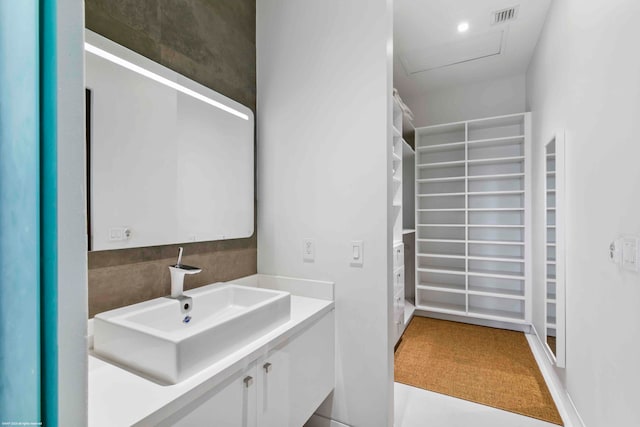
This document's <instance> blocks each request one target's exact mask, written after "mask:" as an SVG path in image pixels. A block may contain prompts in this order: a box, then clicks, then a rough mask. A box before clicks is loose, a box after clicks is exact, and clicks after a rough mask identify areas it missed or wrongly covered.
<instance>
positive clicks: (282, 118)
mask: <svg viewBox="0 0 640 427" xmlns="http://www.w3.org/2000/svg"><path fill="white" fill-rule="evenodd" d="M391 36H392V5H391V1H390V0H375V1H372V0H350V1H348V2H345V1H343V0H326V1H315V2H301V1H299V0H261V1H258V3H257V34H256V40H257V91H258V108H257V110H258V142H257V151H258V272H259V273H265V274H280V275H285V276H296V277H303V278H314V279H322V280H331V281H334V282H335V297H336V340H337V341H336V350H337V354H336V381H337V384H336V389H335V392H334V394H333V397H332V398H331V399H329V400H328V401H327V402H325V404H324V405H323V407H322V408H321V410H320V411H319V413H320V414H321V415H323V416H327V417H331V418H333V419H334V420H336V421H339V422H342V423H346V424H349V425H356V426H367V427H375V426H390V425H392V420H393V418H392V412H393V410H392V394H393V353H392V346H391V345H390V337H389V333H390V317H391V316H390V310H391V304H390V302H391V297H392V296H391V288H390V286H389V285H388V284H389V283H390V282H391V268H390V266H389V263H390V262H391V250H390V245H389V242H390V240H391V236H390V231H389V229H388V224H387V218H388V215H389V214H388V209H389V200H390V196H389V190H388V185H389V182H390V178H389V177H388V174H389V173H390V170H391V165H390V155H391V132H390V126H389V124H390V122H391V111H390V108H389V107H390V95H391V75H392V72H391V54H392V52H391V46H392V43H391ZM305 238H310V239H314V240H315V245H316V255H315V262H313V263H305V262H303V259H302V242H303V239H305ZM352 240H363V241H364V266H363V267H361V268H359V267H351V266H350V254H351V245H350V242H351V241H352ZM309 369H313V366H309Z"/></svg>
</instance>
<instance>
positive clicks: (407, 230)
mask: <svg viewBox="0 0 640 427" xmlns="http://www.w3.org/2000/svg"><path fill="white" fill-rule="evenodd" d="M415 232H416V230H415V229H414V228H405V229H404V230H402V234H403V235H404V234H412V233H415Z"/></svg>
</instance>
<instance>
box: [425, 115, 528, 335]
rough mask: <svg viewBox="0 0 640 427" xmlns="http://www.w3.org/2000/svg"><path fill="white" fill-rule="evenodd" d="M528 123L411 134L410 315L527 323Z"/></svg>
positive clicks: (452, 126) (472, 124) (464, 125)
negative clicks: (413, 214)
mask: <svg viewBox="0 0 640 427" xmlns="http://www.w3.org/2000/svg"><path fill="white" fill-rule="evenodd" d="M529 122H530V115H529V114H528V113H525V114H513V115H507V116H501V117H493V118H487V119H478V120H470V121H465V122H459V123H449V124H445V125H438V126H432V127H427V128H420V129H417V130H416V137H417V138H418V139H417V141H418V143H417V144H418V148H417V149H416V153H417V155H421V156H422V157H421V158H420V159H419V162H418V163H417V164H416V169H415V176H416V228H417V229H418V230H419V233H418V235H417V237H418V238H417V239H416V243H417V244H418V245H419V246H418V247H417V248H416V254H415V257H416V266H417V268H416V284H415V286H416V308H417V309H419V310H425V311H432V312H439V313H449V314H456V315H462V316H469V317H477V318H482V319H491V320H499V321H505V322H512V323H518V324H526V323H527V322H530V321H531V289H530V283H529V281H530V278H529V276H530V270H531V266H530V258H529V257H530V252H531V251H530V250H529V245H530V242H531V236H530V232H531V228H530V222H531V216H530V215H527V214H526V213H527V212H528V210H529V209H530V206H531V200H530V191H531V183H530V180H529V179H528V175H527V174H525V172H527V173H528V171H530V170H531V164H530V160H529V159H530V150H531V143H530V133H529V129H528V128H527V127H528V126H529ZM463 155H464V157H465V159H464V160H461V158H462V157H463ZM446 175H455V176H446ZM461 221H463V222H462V223H461ZM420 227H422V228H420ZM472 245H474V246H472ZM438 264H447V265H451V264H453V265H456V267H450V266H446V267H445V266H439V265H438ZM420 266H422V267H420ZM509 270H514V271H509ZM442 282H444V284H443V283H442ZM449 282H452V283H454V284H447V283H449Z"/></svg>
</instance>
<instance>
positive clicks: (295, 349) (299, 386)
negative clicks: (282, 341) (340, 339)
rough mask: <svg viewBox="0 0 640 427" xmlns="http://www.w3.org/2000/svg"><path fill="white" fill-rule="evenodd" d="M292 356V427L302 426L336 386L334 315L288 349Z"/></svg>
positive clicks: (290, 400)
mask: <svg viewBox="0 0 640 427" xmlns="http://www.w3.org/2000/svg"><path fill="white" fill-rule="evenodd" d="M286 350H287V353H288V357H289V390H290V396H289V423H288V424H286V425H288V426H289V427H300V426H302V425H304V423H305V422H306V421H307V420H308V419H309V417H311V415H313V413H314V412H315V411H316V409H318V406H320V404H321V403H322V402H323V401H324V400H325V399H326V397H327V396H328V395H329V393H331V390H333V388H334V387H335V312H334V311H333V310H332V311H331V312H329V313H328V314H326V315H325V316H324V317H323V318H322V319H320V320H318V322H316V323H315V324H314V325H313V326H311V327H310V328H309V329H308V330H307V331H305V332H304V333H302V334H301V335H299V336H297V337H296V338H294V339H293V340H292V341H291V342H290V343H289V345H288V346H287V347H286Z"/></svg>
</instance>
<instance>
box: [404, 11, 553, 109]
mask: <svg viewBox="0 0 640 427" xmlns="http://www.w3.org/2000/svg"><path fill="white" fill-rule="evenodd" d="M550 2H551V0H511V1H509V0H395V1H394V5H395V6H394V86H395V87H396V88H397V89H398V90H399V92H400V95H401V96H403V97H411V96H412V95H415V94H416V93H426V92H429V91H434V90H438V89H442V88H446V87H450V86H457V85H466V84H471V83H476V82H481V81H486V80H493V79H496V78H500V77H507V76H515V75H521V74H523V73H524V72H525V71H526V69H527V66H528V65H529V61H530V59H531V56H532V55H533V51H534V49H535V46H536V43H537V41H538V36H539V35H540V31H541V30H542V26H543V24H544V21H545V18H546V14H547V9H548V8H549V4H550ZM513 6H517V15H516V17H515V19H513V20H511V21H507V22H505V23H501V24H495V25H494V24H493V18H494V12H496V11H499V10H503V9H506V8H510V7H513ZM463 21H466V22H468V23H469V30H468V31H467V32H465V33H459V32H458V24H459V23H461V22H463Z"/></svg>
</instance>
